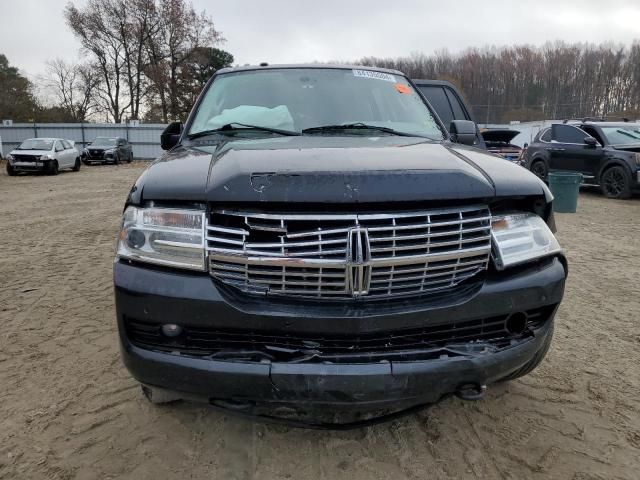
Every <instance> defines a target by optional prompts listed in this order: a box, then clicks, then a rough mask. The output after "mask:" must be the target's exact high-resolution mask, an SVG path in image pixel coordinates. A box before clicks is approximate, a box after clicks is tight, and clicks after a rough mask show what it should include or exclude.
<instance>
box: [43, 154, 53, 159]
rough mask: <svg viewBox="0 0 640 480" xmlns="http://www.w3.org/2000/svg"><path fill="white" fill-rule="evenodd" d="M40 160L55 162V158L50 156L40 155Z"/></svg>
mask: <svg viewBox="0 0 640 480" xmlns="http://www.w3.org/2000/svg"><path fill="white" fill-rule="evenodd" d="M40 160H53V157H52V156H51V155H49V154H47V155H40Z"/></svg>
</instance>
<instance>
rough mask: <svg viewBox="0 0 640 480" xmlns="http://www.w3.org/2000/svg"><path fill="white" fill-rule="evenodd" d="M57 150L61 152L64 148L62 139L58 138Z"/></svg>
mask: <svg viewBox="0 0 640 480" xmlns="http://www.w3.org/2000/svg"><path fill="white" fill-rule="evenodd" d="M55 147H56V152H61V151H62V150H64V148H62V143H60V140H56V144H55Z"/></svg>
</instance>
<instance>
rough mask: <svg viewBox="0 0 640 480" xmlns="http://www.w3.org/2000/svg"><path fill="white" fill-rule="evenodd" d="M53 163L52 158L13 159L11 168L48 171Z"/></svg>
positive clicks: (21, 170) (17, 170)
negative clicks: (26, 160) (36, 159)
mask: <svg viewBox="0 0 640 480" xmlns="http://www.w3.org/2000/svg"><path fill="white" fill-rule="evenodd" d="M50 164H51V160H38V161H30V162H24V161H16V160H14V161H12V162H10V165H11V168H12V169H13V170H14V171H16V172H47V171H49V169H50V168H51V167H50Z"/></svg>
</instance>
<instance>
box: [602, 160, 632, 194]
mask: <svg viewBox="0 0 640 480" xmlns="http://www.w3.org/2000/svg"><path fill="white" fill-rule="evenodd" d="M600 189H601V190H602V193H603V194H604V196H605V197H607V198H618V199H621V198H629V197H631V179H630V178H629V174H628V172H627V170H626V169H625V168H624V167H622V166H620V165H617V166H615V167H611V168H608V169H606V170H605V171H604V172H603V173H602V175H601V176H600Z"/></svg>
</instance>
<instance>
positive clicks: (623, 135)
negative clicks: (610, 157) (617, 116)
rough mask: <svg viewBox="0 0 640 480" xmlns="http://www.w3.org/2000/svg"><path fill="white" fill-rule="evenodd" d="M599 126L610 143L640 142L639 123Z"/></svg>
mask: <svg viewBox="0 0 640 480" xmlns="http://www.w3.org/2000/svg"><path fill="white" fill-rule="evenodd" d="M601 128H602V132H603V133H604V135H605V136H606V137H607V140H608V141H609V143H610V144H612V145H624V144H638V143H640V125H629V126H627V125H625V126H621V127H601Z"/></svg>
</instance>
